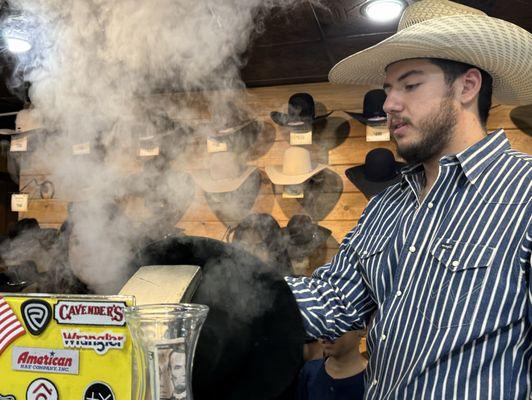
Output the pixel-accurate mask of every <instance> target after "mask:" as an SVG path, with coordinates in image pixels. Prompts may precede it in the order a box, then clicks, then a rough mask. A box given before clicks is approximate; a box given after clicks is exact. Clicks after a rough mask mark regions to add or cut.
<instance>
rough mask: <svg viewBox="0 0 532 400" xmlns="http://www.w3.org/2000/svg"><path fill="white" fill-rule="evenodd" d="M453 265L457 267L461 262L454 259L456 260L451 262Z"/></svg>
mask: <svg viewBox="0 0 532 400" xmlns="http://www.w3.org/2000/svg"><path fill="white" fill-rule="evenodd" d="M451 265H452V266H453V267H455V268H456V267H458V266H459V265H460V262H458V261H457V260H454V261H453V262H452V263H451Z"/></svg>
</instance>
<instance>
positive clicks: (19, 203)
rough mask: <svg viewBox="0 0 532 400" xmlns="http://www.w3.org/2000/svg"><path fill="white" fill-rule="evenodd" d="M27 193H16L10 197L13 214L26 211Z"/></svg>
mask: <svg viewBox="0 0 532 400" xmlns="http://www.w3.org/2000/svg"><path fill="white" fill-rule="evenodd" d="M29 197H30V196H29V195H28V194H27V193H18V194H13V195H11V211H14V212H26V211H28V199H29Z"/></svg>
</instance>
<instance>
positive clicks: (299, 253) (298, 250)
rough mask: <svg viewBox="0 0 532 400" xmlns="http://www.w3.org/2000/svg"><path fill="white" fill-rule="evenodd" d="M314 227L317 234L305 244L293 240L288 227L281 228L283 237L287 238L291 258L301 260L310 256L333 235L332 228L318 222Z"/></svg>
mask: <svg viewBox="0 0 532 400" xmlns="http://www.w3.org/2000/svg"><path fill="white" fill-rule="evenodd" d="M314 227H315V231H314V233H315V235H313V236H312V240H311V241H309V242H308V243H303V244H301V243H295V242H293V241H292V240H291V237H290V233H289V232H288V228H287V227H284V228H281V231H282V233H283V237H284V238H285V239H286V244H287V251H288V256H289V257H290V259H292V260H300V259H302V258H304V257H308V256H310V255H311V254H312V253H313V252H314V250H316V249H317V248H319V247H322V246H323V245H324V244H325V243H326V242H327V239H329V236H331V233H332V232H331V230H330V229H327V228H325V227H323V226H321V225H317V224H314Z"/></svg>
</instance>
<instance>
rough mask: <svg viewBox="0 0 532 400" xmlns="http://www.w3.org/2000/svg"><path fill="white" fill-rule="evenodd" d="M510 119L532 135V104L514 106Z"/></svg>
mask: <svg viewBox="0 0 532 400" xmlns="http://www.w3.org/2000/svg"><path fill="white" fill-rule="evenodd" d="M510 119H511V120H512V122H513V123H514V125H515V126H516V127H517V128H519V129H520V130H522V131H523V132H524V133H526V134H527V135H529V136H532V104H528V105H526V106H521V107H516V108H514V109H513V110H512V111H510Z"/></svg>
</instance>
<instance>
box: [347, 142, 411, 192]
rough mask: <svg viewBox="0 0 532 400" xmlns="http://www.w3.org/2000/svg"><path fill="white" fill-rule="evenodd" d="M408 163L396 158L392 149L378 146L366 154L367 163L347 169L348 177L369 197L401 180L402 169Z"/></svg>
mask: <svg viewBox="0 0 532 400" xmlns="http://www.w3.org/2000/svg"><path fill="white" fill-rule="evenodd" d="M405 165H406V164H405V163H402V162H398V161H396V160H395V157H394V154H393V153H392V151H391V150H389V149H386V148H382V147H379V148H376V149H373V150H371V151H369V152H368V153H367V154H366V159H365V163H364V164H362V165H359V166H355V167H351V168H348V169H346V170H345V175H346V176H347V178H348V179H349V180H350V181H351V182H352V183H353V184H354V185H355V186H356V187H357V188H358V189H360V191H361V192H362V193H363V194H364V196H366V198H367V199H370V198H371V197H373V196H375V195H377V194H379V193H380V192H382V191H383V190H384V189H386V188H387V187H388V186H392V185H394V184H396V183H398V182H399V181H400V180H401V173H400V170H401V168H402V167H404V166H405Z"/></svg>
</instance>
